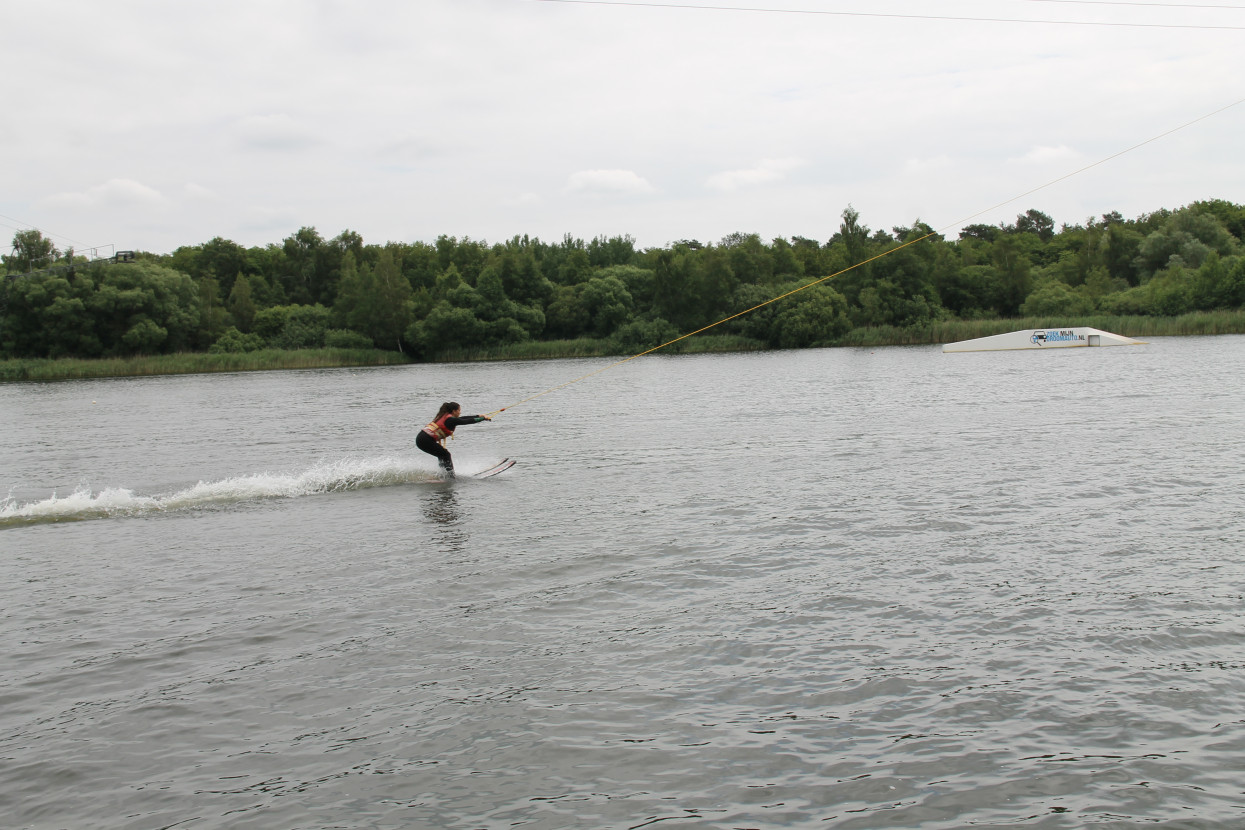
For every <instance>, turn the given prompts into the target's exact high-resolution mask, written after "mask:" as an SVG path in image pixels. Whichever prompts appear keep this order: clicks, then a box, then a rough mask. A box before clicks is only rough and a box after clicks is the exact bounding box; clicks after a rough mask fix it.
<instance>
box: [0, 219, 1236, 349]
mask: <svg viewBox="0 0 1245 830" xmlns="http://www.w3.org/2000/svg"><path fill="white" fill-rule="evenodd" d="M1242 233H1245V207H1242V206H1239V205H1235V204H1232V203H1230V202H1225V201H1222V200H1215V201H1207V202H1195V203H1193V204H1191V205H1189V206H1187V207H1184V208H1180V209H1177V210H1159V211H1155V212H1154V213H1150V214H1146V215H1143V216H1141V217H1138V218H1136V219H1131V220H1130V219H1125V218H1124V217H1123V216H1121V215H1120V214H1119V213H1117V212H1111V213H1106V214H1103V215H1102V217H1101V219H1096V220H1089V221H1088V222H1087V223H1086V224H1085V225H1083V226H1081V225H1071V226H1069V225H1066V224H1065V225H1063V226H1061V227H1059V228H1058V229H1057V228H1056V225H1055V222H1054V220H1053V219H1052V218H1051V217H1050V216H1048V215H1047V214H1045V213H1042V212H1041V211H1038V210H1032V209H1031V210H1028V211H1026V212H1024V213H1021V214H1019V215H1017V217H1016V221H1015V224H1010V225H1007V224H1002V225H998V226H992V225H970V226H966V227H965V228H964V229H962V230H961V232H960V234H959V238H958V239H956V240H954V241H948V240H946V239H943V238H942V237H940V236H938V235H936V234H933V233H932V232H931V229H930V227H929V226H928V225H926V224H925V223H923V222H921V221H919V220H918V221H915V222H913V223H911V225H910V226H896V227H894V228H892V230H891V231H884V230H877V231H873V230H871V229H870V228H869V227H867V226H866V225H865V224H864V222H863V220H862V217H861V216H860V214H859V213H858V212H857V211H856V210H855V209H854V208H852V207H851V206H850V205H849V206H848V207H847V208H846V209H845V210H844V211H843V213H842V221H841V223H840V224H839V226H838V228H837V231H836V232H835V233H833V235H831V237H830V239H829V240H828V241H826V242H825V243H824V244H823V243H821V242H819V241H817V240H814V239H808V238H804V237H790V238H788V239H783V238H777V239H772V240H770V241H768V242H766V241H765V240H763V239H761V237H760V236H759V235H757V234H753V233H743V232H740V233H732V234H729V235H727V236H726V237H724V238H723V239H722V240H721V241H720V242H718V243H716V244H705V243H701V242H698V241H696V240H681V241H678V242H674V243H672V244H670V245H668V246H666V247H665V248H650V249H646V250H642V251H637V250H636V248H635V243H634V240H632V239H631V238H630V237H623V236H617V237H604V236H602V237H597V238H596V239H593V240H591V241H588V242H585V241H584V240H582V239H578V238H575V237H573V236H570V235H566V236H564V237H563V238H562V239H561V240H560V241H558V242H555V243H552V244H549V243H544V242H541V241H540V240H538V239H533V238H530V237H527V236H522V237H518V236H516V237H513V238H511V239H509V240H506V241H505V242H502V243H500V244H493V245H490V244H488V243H485V242H483V241H480V240H472V239H469V238H455V237H449V236H441V237H438V238H437V239H436V241H435V242H434V243H431V244H430V243H421V242H414V243H387V244H385V245H367V244H365V243H364V241H363V239H362V237H360V236H359V235H358V234H357V233H354V232H352V231H343V232H342V233H340V234H339V235H338V236H336V237H333V238H332V239H326V238H324V237H323V236H321V234H320V233H319V232H318V231H317V230H316V229H315V228H311V227H304V228H301V229H299V231H298V232H297V233H295V234H293V235H292V236H290V237H288V238H287V239H285V240H283V241H282V242H281V243H279V244H269V245H267V246H266V247H262V248H261V247H252V248H243V247H242V246H240V245H238V244H236V243H234V242H231V241H229V240H227V239H223V238H220V237H216V238H214V239H212V240H210V241H209V242H206V243H204V244H203V245H198V246H191V247H184V248H179V249H177V250H176V251H174V252H173V253H172V254H169V255H163V256H156V255H151V254H142V253H140V254H139V256H138V261H137V262H133V263H122V264H115V265H108V266H102V265H98V264H93V263H86V262H85V260H83V259H82V258H77V259H75V258H74V257H73V256H72V252H70V253H68V254H66V255H64V256H62V255H61V254H60V252H58V251H57V250H56V249H55V246H53V245H51V243H50V242H49V241H48V240H46V239H44V238H43V237H42V236H41V235H40V234H39V233H38V232H37V231H24V232H19V234H18V235H17V237H15V239H14V252H13V253H12V254H10V255H8V256H5V257H3V260H2V263H0V267H2V269H3V270H2V271H0V274H4V273H7V274H8V275H9V276H7V277H5V278H4V279H0V353H3V354H4V355H10V356H15V357H16V356H21V357H30V358H45V357H56V356H69V355H79V356H84V357H106V356H110V355H116V356H123V355H132V354H136V353H145V354H156V353H166V352H181V351H185V350H190V349H200V350H202V349H206V348H209V347H210V348H211V349H212V350H213V351H214V352H215V353H217V354H249V353H252V350H254V349H255V348H257V344H263V346H264V347H266V348H273V347H278V348H288V349H309V348H316V347H319V346H321V345H323V344H325V343H332V344H334V345H340V346H350V347H357V346H363V345H364V344H368V345H371V346H375V347H379V348H383V349H391V350H411V349H412V347H413V350H414V351H415V353H417V354H419V355H421V356H423V357H425V358H436V357H443V356H446V355H454V354H459V355H472V356H479V355H485V354H503V353H511V354H524V355H527V354H544V353H548V352H549V351H550V350H549V348H547V347H544V346H540V345H538V344H539V343H541V342H542V341H545V342H549V341H557V342H561V343H574V344H578V345H574V346H566V347H560V348H568V349H571V350H573V351H575V352H576V353H578V351H579V350H581V349H586V350H587V351H588V352H591V353H600V352H601V351H602V350H604V351H608V352H611V353H628V352H629V353H637V352H640V351H644V350H646V349H650V348H653V347H654V346H657V345H660V344H662V343H666V342H669V341H672V340H675V339H676V338H679V337H680V335H682V334H687V333H689V332H693V331H700V330H705V329H709V328H712V331H711V332H706V334H707V335H708V336H705V334H698V335H697V336H696V337H695V338H691V340H694V341H695V342H696V344H697V345H693V344H692V343H691V342H688V341H684V340H679V341H678V343H677V345H676V346H674V347H673V348H674V349H676V350H680V351H682V350H685V349H691V348H726V347H727V346H726V345H725V344H730V343H733V344H735V345H736V347H738V348H754V347H756V346H758V345H763V346H764V347H768V348H800V347H806V346H813V345H824V344H828V343H848V342H856V341H862V342H863V341H864V340H871V339H877V338H882V339H886V338H891V339H899V340H906V339H909V338H917V340H918V341H919V340H920V338H922V337H926V336H928V333H929V332H932V331H937V330H940V327H941V326H944V325H945V324H947V323H953V322H956V321H960V322H971V321H985V320H996V319H1005V318H1015V317H1017V316H1018V315H1028V316H1030V317H1031V318H1042V319H1047V318H1059V319H1060V320H1061V321H1067V320H1072V319H1086V317H1087V316H1088V315H1092V314H1094V313H1095V311H1097V313H1099V314H1104V313H1105V314H1116V315H1131V316H1129V317H1128V318H1127V319H1134V318H1135V316H1139V315H1147V316H1164V317H1170V316H1172V315H1181V316H1184V315H1186V314H1189V313H1194V312H1215V311H1219V310H1225V309H1237V308H1241V307H1242V304H1245V256H1242V251H1241V234H1242ZM36 265H37V266H39V267H38V268H34V269H32V267H31V266H36ZM31 270H33V275H27V274H28V273H29V272H30V271H31ZM17 274H20V275H21V276H15V275H17ZM823 277H831V278H832V279H831V281H828V282H824V283H823V282H820V280H821V278H823ZM788 292H792V293H790V295H789V296H784V299H782V300H780V301H777V302H772V303H771V302H770V300H771V299H772V298H774V297H777V296H783V295H786V294H787V293H788ZM741 312H742V313H741ZM719 324H720V326H719ZM1068 324H1069V325H1071V323H1068ZM858 332H864V334H857V333H858ZM248 335H253V337H251V336H248ZM711 343H712V344H715V345H706V344H711ZM583 344H596V345H593V346H586V345H583ZM593 350H596V351H593Z"/></svg>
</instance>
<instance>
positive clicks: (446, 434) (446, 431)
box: [424, 412, 454, 444]
mask: <svg viewBox="0 0 1245 830" xmlns="http://www.w3.org/2000/svg"><path fill="white" fill-rule="evenodd" d="M453 417H454V416H453V415H451V414H450V413H448V412H447V413H445V414H444V415H442V416H441V417H440V418H437V419H436V420H435V421H433V422H432V423H430V424H428V426H426V427H424V432H426V433H428V434H429V435H431V436H432V437H433V438H435V439H437V443H438V444H444V443H445V439H446V438H453V437H454V430H453V429H452V428H451V427H448V426H446V424H445V420H446V419H447V418H453Z"/></svg>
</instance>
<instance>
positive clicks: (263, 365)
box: [0, 309, 1245, 382]
mask: <svg viewBox="0 0 1245 830" xmlns="http://www.w3.org/2000/svg"><path fill="white" fill-rule="evenodd" d="M1074 326H1090V327H1093V328H1097V329H1102V330H1104V331H1110V332H1113V333H1115V334H1122V335H1124V336H1126V337H1134V338H1146V337H1176V336H1192V335H1214V334H1245V309H1238V310H1235V311H1205V312H1193V313H1190V314H1182V315H1180V316H1179V317H1148V316H1102V315H1099V316H1090V317H1079V318H1070V319H1061V320H1059V321H1057V324H1056V325H1052V324H1051V321H1050V320H1047V319H1041V318H1036V317H1027V318H1018V319H1009V320H950V321H944V322H939V323H934V324H931V325H928V326H921V327H913V328H897V327H893V326H877V327H865V328H855V329H852V330H851V331H849V332H848V333H847V334H845V335H844V336H843V337H841V338H839V340H838V341H837V342H836V343H835V344H834V345H835V346H842V347H857V348H860V347H864V348H874V347H878V346H919V345H937V344H941V343H953V342H956V341H959V340H969V339H972V338H975V337H987V336H989V335H992V334H1002V333H1004V332H1009V331H1018V330H1023V329H1041V328H1072V327H1074ZM767 349H768V346H766V345H765V344H764V343H762V342H760V341H758V340H752V339H749V338H747V337H740V336H736V335H715V334H699V335H696V336H694V337H689V338H687V339H686V340H680V341H678V342H677V343H674V344H672V345H670V346H667V347H665V348H663V349H661V350H660V352H659V353H661V354H704V353H710V352H744V351H765V350H767ZM605 356H620V357H627V356H630V355H629V354H627V353H620V352H619V351H618V346H617V343H616V342H612V341H611V340H608V339H599V340H598V339H593V338H579V339H575V340H549V341H527V342H521V343H508V344H502V345H495V346H489V347H482V348H476V349H469V348H454V349H448V350H445V351H443V352H440V353H438V354H436V355H435V356H433V357H431V358H426V359H424V360H422V361H416V360H414V359H413V358H411V357H410V356H408V355H405V354H402V353H400V352H395V351H384V350H382V349H329V348H324V349H262V350H259V351H253V352H238V353H221V354H210V353H205V352H184V353H180V354H169V355H151V356H142V355H139V356H135V357H125V358H101V359H80V358H61V359H56V360H51V359H22V358H18V359H10V360H0V382H4V381H53V380H79V379H84V378H107V377H140V376H146V375H179V374H204V373H211V372H250V371H263V370H271V369H326V368H342V367H352V366H395V365H403V364H410V363H416V362H423V363H457V362H468V361H485V360H546V359H553V358H580V357H605Z"/></svg>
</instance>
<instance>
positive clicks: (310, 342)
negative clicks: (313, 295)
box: [255, 304, 329, 349]
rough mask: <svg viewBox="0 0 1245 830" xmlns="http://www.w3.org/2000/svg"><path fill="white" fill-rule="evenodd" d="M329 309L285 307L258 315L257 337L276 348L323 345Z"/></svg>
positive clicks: (300, 306)
mask: <svg viewBox="0 0 1245 830" xmlns="http://www.w3.org/2000/svg"><path fill="white" fill-rule="evenodd" d="M328 327H329V310H328V309H327V308H325V307H324V306H322V305H319V304H317V305H312V306H309V305H286V306H273V307H272V308H265V309H263V310H261V311H258V312H256V314H255V334H257V335H259V336H260V337H261V338H263V341H264V344H265V345H266V346H269V347H272V348H275V349H314V348H319V347H321V346H323V345H324V335H325V332H326V331H327V330H328Z"/></svg>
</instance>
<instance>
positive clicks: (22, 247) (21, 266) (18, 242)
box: [0, 230, 60, 274]
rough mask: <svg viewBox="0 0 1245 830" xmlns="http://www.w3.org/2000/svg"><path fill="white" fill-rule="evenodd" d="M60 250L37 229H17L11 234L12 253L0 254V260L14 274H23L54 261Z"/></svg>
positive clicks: (44, 266)
mask: <svg viewBox="0 0 1245 830" xmlns="http://www.w3.org/2000/svg"><path fill="white" fill-rule="evenodd" d="M59 256H60V251H58V250H56V246H55V245H54V244H52V240H50V239H46V238H44V236H43V234H42V233H40V232H39V231H37V230H28V231H18V232H17V233H16V234H14V235H13V253H12V254H4V255H0V262H3V263H4V267H5V268H6V269H7V270H8V271H10V272H11V273H14V274H24V273H26V272H28V271H34V270H35V269H37V268H46V267H48V266H49V265H51V264H52V263H54V262H55V261H56V259H57V257H59Z"/></svg>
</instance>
